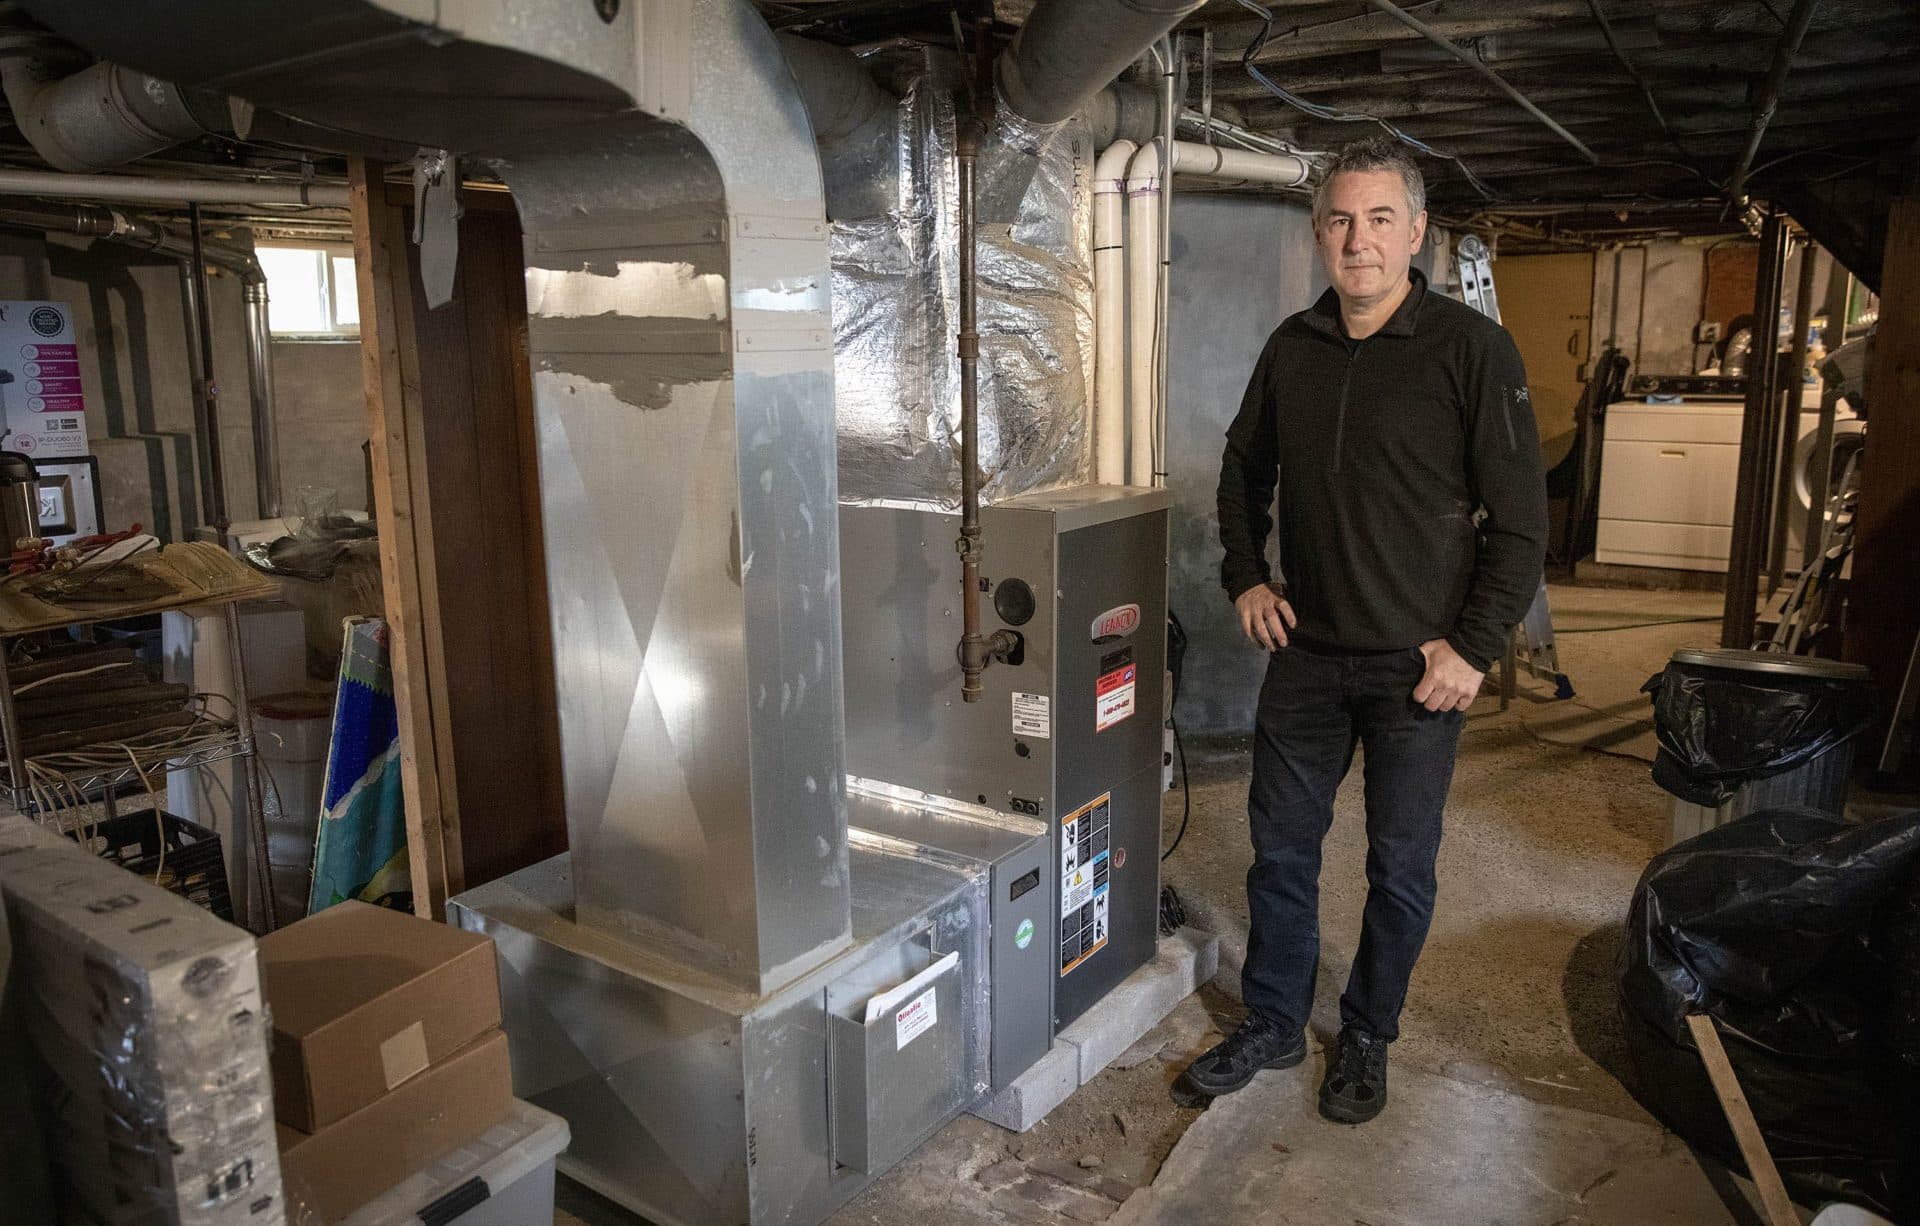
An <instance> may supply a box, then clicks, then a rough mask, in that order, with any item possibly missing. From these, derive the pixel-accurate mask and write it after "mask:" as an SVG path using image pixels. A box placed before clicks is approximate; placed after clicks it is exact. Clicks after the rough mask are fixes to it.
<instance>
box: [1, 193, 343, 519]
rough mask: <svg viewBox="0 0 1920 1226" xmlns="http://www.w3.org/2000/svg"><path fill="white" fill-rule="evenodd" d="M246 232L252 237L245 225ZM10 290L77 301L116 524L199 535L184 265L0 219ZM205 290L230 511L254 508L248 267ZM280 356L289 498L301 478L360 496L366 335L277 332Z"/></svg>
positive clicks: (4, 284) (92, 415)
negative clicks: (6, 224)
mask: <svg viewBox="0 0 1920 1226" xmlns="http://www.w3.org/2000/svg"><path fill="white" fill-rule="evenodd" d="M238 240H239V241H240V242H244V241H245V232H244V231H242V232H240V234H239V236H238ZM227 241H233V240H231V239H229V240H227ZM0 299H24V300H47V301H55V302H63V303H66V304H67V305H68V306H69V307H70V308H71V309H72V311H73V317H74V332H75V339H76V341H77V342H78V346H79V350H80V377H81V386H82V390H83V391H84V393H85V396H86V402H87V430H88V434H89V436H90V446H91V449H92V451H93V454H94V455H96V456H97V457H98V458H99V461H100V484H101V499H102V502H103V503H104V504H105V512H106V527H108V528H109V529H119V528H124V527H126V526H127V525H129V524H132V523H140V524H144V525H146V527H147V529H148V530H149V531H151V532H153V533H155V534H156V535H157V536H159V537H160V538H161V539H162V540H163V541H178V540H185V539H188V538H189V537H191V536H192V535H193V532H194V530H195V529H196V528H198V527H199V526H200V525H201V523H202V522H203V521H204V518H205V511H204V497H203V491H204V489H205V480H206V475H205V473H204V472H203V470H202V464H201V460H200V455H199V448H198V446H197V444H196V441H195V440H196V438H197V434H196V426H195V422H196V419H197V416H198V407H197V406H196V404H195V402H194V394H193V376H192V369H193V366H192V352H191V348H190V341H189V333H188V328H187V313H186V309H185V303H184V301H183V299H182V297H181V292H180V278H179V273H178V265H177V264H176V263H175V262H174V261H172V260H170V259H164V258H156V257H154V256H152V255H150V254H148V253H146V252H142V251H138V250H136V249H133V248H130V247H121V246H116V245H114V244H111V243H89V241H88V240H85V239H80V238H69V237H67V236H64V235H53V236H44V237H43V236H40V235H36V234H31V233H25V232H11V231H0ZM208 299H209V303H210V307H211V310H212V316H213V333H214V335H213V342H214V375H215V379H216V381H217V384H218V386H219V388H220V392H221V396H220V415H221V430H220V433H221V440H222V454H223V458H224V460H225V465H226V478H227V479H226V486H227V509H228V515H229V516H230V517H231V518H233V519H235V520H244V519H253V518H257V517H258V514H259V512H258V508H257V506H256V495H255V488H254V475H253V428H252V422H251V420H250V406H249V400H248V392H247V358H246V308H245V302H244V298H243V293H242V287H241V285H240V282H239V279H238V278H237V277H234V276H233V275H231V274H229V273H226V272H213V273H210V275H209V294H208ZM273 360H274V370H275V376H276V384H277V387H278V393H279V410H278V413H277V419H278V422H279V427H280V435H281V443H280V460H281V484H282V489H283V491H284V497H285V501H286V509H287V510H289V511H291V510H296V509H297V506H296V504H295V499H294V493H295V491H296V490H297V489H298V487H300V486H301V485H330V486H332V487H334V488H335V489H337V490H338V491H339V494H340V502H339V505H340V506H342V507H356V508H357V507H360V506H361V505H362V504H363V503H364V501H365V498H366V480H365V477H364V476H363V466H362V463H361V459H360V444H361V441H362V440H364V439H365V437H366V425H365V414H364V409H363V407H362V406H363V401H362V398H361V391H360V365H359V346H358V345H357V344H354V343H346V344H341V343H338V342H333V343H319V344H307V343H297V344H296V343H276V344H275V345H274V355H273Z"/></svg>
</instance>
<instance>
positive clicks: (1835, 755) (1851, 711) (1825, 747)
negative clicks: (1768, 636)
mask: <svg viewBox="0 0 1920 1226" xmlns="http://www.w3.org/2000/svg"><path fill="white" fill-rule="evenodd" d="M1643 692H1645V693H1648V694H1651V695H1653V701H1654V727H1655V731H1656V733H1657V735H1658V736H1659V739H1660V753H1659V755H1658V757H1657V758H1656V759H1655V761H1654V768H1653V777H1654V781H1655V782H1657V783H1659V784H1660V786H1661V787H1663V788H1665V789H1666V790H1667V791H1668V792H1669V793H1671V794H1672V796H1673V819H1672V831H1671V833H1672V838H1671V840H1670V843H1677V842H1679V841H1681V840H1682V839H1687V838H1691V837H1693V836H1694V835H1696V834H1700V833H1701V832H1703V831H1706V830H1711V829H1712V828H1714V827H1715V826H1722V825H1725V824H1726V823H1728V822H1730V821H1733V820H1734V819H1735V818H1738V817H1742V816H1744V815H1746V814H1748V813H1756V812H1759V811H1761V810H1763V809H1777V808H1783V807H1802V808H1811V809H1819V810H1821V811H1823V812H1827V813H1833V814H1836V815H1837V814H1840V813H1842V812H1843V811H1844V810H1845V808H1846V800H1847V780H1848V778H1849V776H1850V775H1851V774H1852V772H1853V741H1854V738H1856V737H1857V736H1858V735H1859V734H1860V733H1861V732H1862V731H1864V730H1865V729H1866V727H1867V726H1868V725H1869V724H1870V723H1871V722H1872V719H1873V697H1872V691H1871V690H1870V689H1869V687H1868V673H1867V670H1866V669H1865V668H1864V667H1862V666H1860V665H1858V664H1843V663H1840V662H1838V661H1835V660H1818V659H1812V658H1810V657H1806V656H1788V655H1780V654H1775V653H1768V652H1757V651H1736V650H1730V649H1723V648H1712V649H1699V648H1682V649H1681V650H1679V651H1676V652H1674V653H1673V660H1672V662H1671V663H1670V664H1668V665H1667V667H1666V669H1665V670H1664V671H1662V672H1660V673H1657V674H1655V675H1654V676H1653V677H1652V678H1650V679H1649V680H1648V682H1647V684H1646V685H1645V686H1644V687H1643Z"/></svg>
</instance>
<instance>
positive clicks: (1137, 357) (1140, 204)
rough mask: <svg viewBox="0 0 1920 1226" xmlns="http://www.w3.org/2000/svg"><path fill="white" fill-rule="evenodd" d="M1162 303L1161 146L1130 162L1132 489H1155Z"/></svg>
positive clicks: (1151, 147)
mask: <svg viewBox="0 0 1920 1226" xmlns="http://www.w3.org/2000/svg"><path fill="white" fill-rule="evenodd" d="M1159 297H1160V142H1159V141H1157V140H1156V141H1152V142H1150V143H1148V144H1145V145H1142V146H1140V148H1139V149H1138V150H1136V151H1135V152H1134V154H1133V156H1132V157H1131V158H1129V159H1128V160H1127V484H1128V485H1138V486H1150V485H1152V484H1153V409H1154V403H1155V400H1156V397H1155V395H1154V392H1155V390H1156V389H1155V387H1154V377H1153V374H1154V372H1153V357H1154V351H1155V348H1156V344H1157V336H1156V331H1155V326H1154V325H1155V324H1157V323H1158V322H1159V318H1158V316H1159V310H1158V308H1159Z"/></svg>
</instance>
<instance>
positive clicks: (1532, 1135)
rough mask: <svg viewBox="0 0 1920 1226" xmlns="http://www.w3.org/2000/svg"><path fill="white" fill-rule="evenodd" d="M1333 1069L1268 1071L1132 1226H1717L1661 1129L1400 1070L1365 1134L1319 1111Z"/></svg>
mask: <svg viewBox="0 0 1920 1226" xmlns="http://www.w3.org/2000/svg"><path fill="white" fill-rule="evenodd" d="M1319 1076H1320V1068H1319V1062H1317V1061H1315V1062H1310V1063H1309V1064H1308V1065H1307V1066H1305V1067H1303V1068H1301V1069H1295V1070H1289V1071H1287V1072H1281V1073H1262V1074H1261V1075H1260V1076H1259V1078H1257V1079H1256V1080H1255V1081H1254V1083H1253V1085H1252V1086H1250V1087H1248V1088H1247V1089H1245V1090H1243V1091H1241V1092H1240V1093H1238V1094H1235V1095H1232V1096H1229V1097H1227V1098H1224V1099H1221V1100H1219V1101H1218V1102H1216V1103H1215V1104H1214V1105H1213V1106H1212V1107H1211V1108H1210V1109H1209V1110H1208V1111H1207V1113H1206V1114H1205V1115H1203V1116H1201V1117H1200V1119H1199V1120H1198V1121H1197V1122H1195V1124H1194V1125H1193V1127H1191V1128H1189V1129H1188V1130H1187V1133H1186V1135H1185V1136H1184V1137H1183V1138H1181V1140H1180V1143H1179V1144H1178V1145H1176V1146H1175V1147H1174V1150H1173V1153H1172V1154H1171V1155H1169V1157H1168V1158H1167V1161H1166V1164H1165V1165H1164V1166H1162V1167H1161V1168H1160V1174H1159V1176H1158V1178H1156V1179H1155V1180H1154V1182H1153V1184H1152V1186H1151V1187H1147V1188H1143V1189H1141V1190H1140V1191H1138V1192H1136V1193H1134V1195H1133V1196H1132V1197H1131V1198H1130V1199H1129V1200H1128V1201H1127V1202H1126V1204H1125V1205H1123V1206H1122V1207H1121V1209H1120V1211H1119V1212H1118V1213H1116V1214H1114V1216H1113V1217H1112V1218H1110V1219H1108V1220H1109V1221H1111V1222H1114V1223H1116V1224H1119V1223H1127V1224H1128V1226H1145V1224H1148V1223H1163V1222H1165V1223H1171V1222H1182V1223H1184V1222H1208V1223H1221V1224H1226V1223H1239V1222H1245V1223H1254V1222H1258V1223H1262V1224H1263V1226H1291V1224H1295V1223H1298V1224H1299V1226H1308V1224H1312V1226H1322V1224H1324V1223H1342V1224H1344V1223H1349V1222H1360V1223H1365V1224H1366V1226H1427V1224H1430V1223H1436V1222H1473V1223H1476V1224H1481V1226H1495V1224H1506V1223H1511V1224H1512V1226H1545V1224H1547V1223H1562V1222H1567V1223H1571V1222H1580V1223H1589V1224H1592V1226H1669V1224H1670V1226H1711V1224H1713V1223H1720V1222H1735V1221H1739V1220H1742V1219H1741V1218H1739V1217H1736V1216H1735V1215H1734V1214H1733V1213H1731V1212H1729V1210H1728V1208H1727V1206H1726V1204H1725V1203H1724V1202H1723V1201H1722V1200H1721V1198H1720V1195H1719V1194H1718V1192H1717V1191H1716V1190H1715V1184H1714V1180H1713V1177H1711V1176H1710V1175H1709V1174H1708V1173H1707V1172H1706V1171H1703V1170H1702V1169H1701V1167H1700V1166H1699V1165H1698V1164H1696V1162H1695V1161H1694V1159H1693V1157H1692V1156H1691V1155H1690V1154H1689V1152H1688V1151H1687V1149H1686V1148H1685V1147H1684V1146H1683V1145H1681V1144H1680V1143H1679V1142H1678V1141H1677V1140H1676V1139H1675V1138H1674V1137H1673V1136H1672V1135H1671V1134H1669V1133H1667V1132H1665V1131H1664V1130H1662V1129H1660V1128H1658V1127H1656V1126H1654V1125H1651V1124H1642V1123H1637V1122H1634V1121H1631V1120H1623V1119H1618V1118H1615V1117H1612V1116H1606V1115H1599V1114H1596V1113H1594V1112H1590V1111H1579V1110H1575V1109H1572V1108H1568V1107H1560V1106H1554V1105H1552V1104H1549V1103H1543V1102H1539V1101H1536V1100H1533V1099H1530V1098H1525V1097H1522V1096H1520V1095H1517V1094H1509V1093H1506V1092H1504V1091H1502V1090H1499V1089H1495V1088H1492V1087H1489V1086H1476V1085H1468V1084H1465V1083H1463V1082H1458V1081H1454V1080H1452V1079H1450V1078H1446V1077H1437V1076H1433V1075H1431V1074H1426V1073H1418V1072H1411V1071H1401V1070H1398V1069H1396V1070H1394V1071H1393V1073H1392V1075H1391V1077H1390V1080H1389V1083H1388V1084H1389V1094H1390V1098H1389V1102H1388V1105H1387V1109H1386V1111H1385V1112H1384V1113H1383V1114H1382V1115H1381V1116H1380V1118H1378V1119H1377V1120H1374V1121H1373V1122H1372V1123H1370V1124H1366V1125H1364V1126H1362V1127H1358V1128H1350V1127H1345V1126H1342V1125H1338V1124H1332V1123H1328V1122H1327V1121H1325V1120H1323V1119H1321V1118H1320V1116H1319V1114H1318V1109H1317V1106H1316V1094H1317V1086H1318V1084H1319Z"/></svg>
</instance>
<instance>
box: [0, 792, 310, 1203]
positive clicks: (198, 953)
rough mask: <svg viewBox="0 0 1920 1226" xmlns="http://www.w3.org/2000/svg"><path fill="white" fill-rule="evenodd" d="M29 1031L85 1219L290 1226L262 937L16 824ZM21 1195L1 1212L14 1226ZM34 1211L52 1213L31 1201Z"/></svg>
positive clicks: (12, 914)
mask: <svg viewBox="0 0 1920 1226" xmlns="http://www.w3.org/2000/svg"><path fill="white" fill-rule="evenodd" d="M0 890H4V893H5V898H6V918H7V927H8V930H9V934H10V937H11V941H12V958H13V968H12V969H13V972H14V975H13V976H12V977H10V978H11V979H12V982H10V984H9V988H10V991H9V996H10V997H11V996H13V995H14V991H13V990H15V989H17V990H18V991H19V992H20V993H21V994H22V995H24V1000H17V1001H15V1004H16V1005H17V1006H18V1013H19V1014H22V1015H24V1016H22V1017H21V1018H19V1023H20V1024H22V1025H23V1026H24V1029H25V1031H26V1033H27V1035H28V1036H29V1037H30V1039H31V1046H32V1047H33V1049H34V1056H35V1059H34V1061H33V1062H32V1069H33V1071H32V1073H31V1074H30V1076H31V1077H32V1078H33V1079H34V1080H35V1081H36V1082H37V1083H39V1084H37V1085H36V1087H35V1088H36V1090H37V1091H38V1093H37V1095H36V1097H37V1099H38V1101H39V1103H40V1104H41V1108H42V1109H43V1110H45V1111H46V1112H47V1113H48V1116H47V1150H48V1151H49V1156H50V1157H51V1160H52V1164H53V1166H54V1168H55V1174H56V1181H55V1182H56V1186H55V1188H54V1191H53V1196H54V1198H55V1199H56V1200H57V1201H58V1202H59V1204H60V1205H61V1206H62V1209H63V1210H65V1211H67V1213H68V1215H69V1217H70V1218H72V1220H78V1221H98V1222H109V1221H111V1222H122V1221H139V1222H151V1223H156V1224H167V1226H242V1224H245V1226H264V1224H266V1223H273V1224H276V1226H277V1224H278V1223H279V1222H280V1221H281V1220H282V1216H281V1215H282V1208H283V1207H282V1203H281V1197H280V1172H279V1159H278V1154H277V1151H276V1148H275V1145H274V1136H273V1107H272V1079H271V1075H270V1073H269V1070H268V1063H267V1029H266V1014H265V1010H264V1008H263V1006H262V1002H261V996H260V980H259V973H258V968H257V964H256V961H255V948H254V940H253V938H252V937H251V936H249V935H248V934H247V933H245V932H243V931H241V930H240V929H238V928H235V927H234V926H233V925H231V924H228V923H225V922H223V921H221V920H218V919H215V918H214V917H213V916H211V915H209V914H207V913H206V912H205V911H202V910H200V909H199V908H198V907H195V906H194V905H193V904H191V903H189V902H186V901H185V900H183V899H180V898H177V897H175V896H174V895H172V894H169V893H168V892H166V891H165V890H162V889H159V888H158V887H156V886H154V885H153V884H152V883H151V882H148V881H145V880H142V879H141V878H139V877H137V876H135V875H133V874H131V873H128V872H127V871H125V870H124V869H122V868H120V867H118V866H117V865H113V864H109V863H106V862H104V861H101V860H98V859H95V858H94V857H92V856H90V855H87V854H85V853H84V852H81V851H79V850H78V849H77V848H76V847H74V846H73V845H72V844H71V843H63V842H58V841H50V840H48V839H46V838H45V836H44V834H43V833H41V832H36V831H32V830H29V829H25V828H20V827H15V828H12V829H10V830H6V831H0ZM18 1208H19V1206H17V1205H11V1203H10V1204H9V1205H0V1219H5V1220H12V1218H11V1217H10V1216H9V1214H10V1213H11V1212H13V1211H14V1210H16V1209H18ZM23 1212H25V1213H26V1214H27V1216H26V1217H24V1218H22V1220H43V1219H40V1218H38V1217H35V1216H33V1214H34V1211H33V1210H32V1209H27V1210H24V1211H23Z"/></svg>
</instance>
